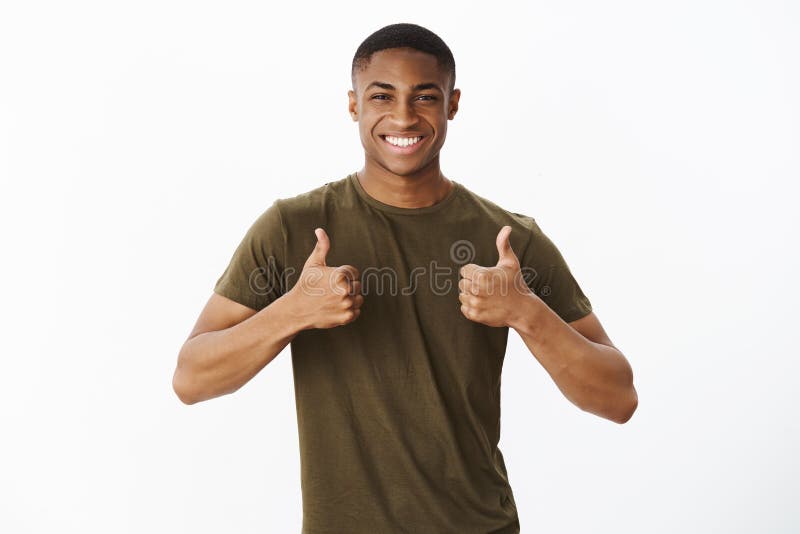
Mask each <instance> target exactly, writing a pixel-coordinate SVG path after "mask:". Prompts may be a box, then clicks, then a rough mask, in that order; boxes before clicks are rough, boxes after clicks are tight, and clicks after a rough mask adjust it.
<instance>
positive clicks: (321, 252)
mask: <svg viewBox="0 0 800 534" xmlns="http://www.w3.org/2000/svg"><path fill="white" fill-rule="evenodd" d="M314 234H316V236H317V244H316V245H315V246H314V250H312V251H311V255H310V256H309V257H308V259H307V260H306V266H312V265H325V256H326V255H327V254H328V250H330V248H331V241H330V239H328V234H326V233H325V230H323V229H322V228H315V229H314Z"/></svg>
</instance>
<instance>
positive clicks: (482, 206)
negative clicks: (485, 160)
mask: <svg viewBox="0 0 800 534" xmlns="http://www.w3.org/2000/svg"><path fill="white" fill-rule="evenodd" d="M459 185H460V187H461V190H462V195H461V196H462V202H463V203H464V204H463V205H462V206H461V208H462V210H463V212H464V213H467V214H469V219H470V221H468V222H469V223H474V224H478V225H483V224H489V225H491V227H492V228H493V229H495V232H494V233H495V234H496V233H497V232H498V231H499V230H500V228H502V227H503V226H506V225H508V226H510V227H511V237H510V239H511V245H512V247H514V248H515V250H519V249H518V248H517V247H522V248H525V247H527V245H528V243H529V242H530V241H531V239H532V236H533V235H534V234H537V233H540V232H541V230H540V229H539V226H538V225H537V224H536V220H535V219H534V218H533V217H532V216H530V215H527V214H525V213H518V212H515V211H511V210H509V209H506V208H504V207H503V206H500V205H499V204H498V203H497V202H495V201H493V200H490V199H488V198H486V197H484V196H482V195H479V194H478V193H475V192H474V191H472V190H471V189H469V188H468V187H466V186H464V184H459Z"/></svg>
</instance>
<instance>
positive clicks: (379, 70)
mask: <svg viewBox="0 0 800 534" xmlns="http://www.w3.org/2000/svg"><path fill="white" fill-rule="evenodd" d="M447 77H448V74H447V73H446V72H444V71H443V69H442V68H440V67H439V62H438V61H437V60H436V56H433V55H431V54H427V53H425V52H421V51H419V50H416V49H413V48H388V49H386V50H380V51H378V52H375V53H374V54H372V56H371V57H370V61H369V64H368V65H367V68H366V69H364V70H356V73H355V81H356V85H357V87H358V89H359V90H362V89H363V88H364V87H366V86H367V85H368V84H370V83H372V82H374V81H381V82H387V83H390V84H392V85H394V86H395V87H398V88H402V87H403V86H412V85H415V84H418V83H425V82H439V83H440V84H441V86H442V87H444V86H445V85H446V84H445V81H446V80H447Z"/></svg>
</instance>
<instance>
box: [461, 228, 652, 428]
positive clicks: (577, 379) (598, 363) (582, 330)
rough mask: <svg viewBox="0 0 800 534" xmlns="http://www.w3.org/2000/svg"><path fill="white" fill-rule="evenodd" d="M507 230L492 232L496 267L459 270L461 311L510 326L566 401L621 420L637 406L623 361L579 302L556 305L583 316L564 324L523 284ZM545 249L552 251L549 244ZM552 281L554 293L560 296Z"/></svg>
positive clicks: (630, 374) (477, 319) (488, 322)
mask: <svg viewBox="0 0 800 534" xmlns="http://www.w3.org/2000/svg"><path fill="white" fill-rule="evenodd" d="M510 234H511V227H510V226H504V227H503V228H502V229H501V230H500V233H499V234H498V235H497V240H496V241H497V243H496V245H497V250H498V255H499V258H498V262H497V265H495V266H492V267H481V266H479V265H475V264H467V265H465V266H463V267H462V268H461V270H460V275H461V277H462V279H461V280H460V281H459V291H460V292H459V300H460V301H461V313H462V314H463V315H464V316H465V317H466V318H467V319H469V320H471V321H475V322H479V323H483V324H486V325H488V326H495V327H503V326H507V327H509V328H513V329H514V330H516V331H517V332H518V333H519V335H520V337H522V340H523V341H524V342H525V345H526V346H527V347H528V349H529V350H530V351H531V353H532V354H533V355H534V356H535V357H536V359H537V360H538V361H539V363H541V364H542V366H543V367H544V368H545V369H546V370H547V372H548V373H549V374H550V376H551V377H552V378H553V380H554V381H555V383H556V385H557V386H558V388H559V389H560V390H561V392H562V393H563V394H564V395H565V396H566V397H567V398H568V399H569V400H570V401H571V402H572V403H574V404H575V405H576V406H578V407H579V408H581V409H582V410H584V411H586V412H590V413H593V414H595V415H599V416H600V417H604V418H606V419H609V420H611V421H615V422H617V423H620V424H622V423H625V422H627V421H628V420H629V419H630V418H631V416H632V415H633V412H634V411H636V407H637V405H638V395H637V393H636V388H634V386H633V371H632V369H631V366H630V364H629V363H628V360H627V359H626V358H625V356H624V355H623V354H622V353H621V352H620V351H619V350H618V349H617V348H616V347H615V346H614V345H613V344H612V343H611V340H610V339H609V338H608V335H607V334H606V332H605V330H604V329H603V327H602V325H601V324H600V321H599V320H598V318H597V316H596V315H595V313H594V312H593V311H591V308H588V309H589V312H588V314H587V313H586V309H587V306H586V304H585V303H584V308H583V311H580V310H579V309H578V308H576V307H574V306H571V305H570V307H568V308H565V307H564V305H563V304H559V305H558V309H560V310H561V313H562V314H563V315H564V317H566V318H569V317H571V316H573V315H575V314H576V313H583V314H584V315H583V316H582V317H580V318H579V319H576V320H573V321H570V322H565V321H564V319H562V318H561V317H560V316H559V314H557V313H556V312H555V311H553V309H552V308H551V307H550V306H549V305H548V304H547V303H545V302H544V301H543V300H542V299H541V298H539V296H537V295H536V294H535V292H533V291H532V290H531V288H530V287H528V285H527V284H526V283H525V282H524V280H523V277H522V272H521V267H520V262H519V259H518V258H517V256H516V254H515V253H514V251H513V250H512V249H511V244H510V243H509V235H510ZM548 243H549V241H548ZM550 250H551V251H553V253H555V252H556V249H555V247H554V246H552V245H551V246H550ZM559 261H561V262H563V260H559ZM556 283H557V287H558V289H559V291H558V292H557V293H558V294H565V293H564V291H563V286H561V285H560V284H558V282H556ZM509 289H510V290H509ZM571 294H572V295H574V292H573V293H571ZM571 298H572V297H570V299H571ZM570 301H571V300H568V302H570ZM565 310H568V311H565Z"/></svg>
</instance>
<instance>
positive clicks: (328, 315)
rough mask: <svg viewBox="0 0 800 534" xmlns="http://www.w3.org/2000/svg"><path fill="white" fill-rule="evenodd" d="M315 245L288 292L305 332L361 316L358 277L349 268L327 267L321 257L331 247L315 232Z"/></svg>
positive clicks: (353, 270)
mask: <svg viewBox="0 0 800 534" xmlns="http://www.w3.org/2000/svg"><path fill="white" fill-rule="evenodd" d="M314 233H315V234H316V236H317V244H316V245H315V246H314V250H312V251H311V255H310V256H309V257H308V259H306V261H305V264H303V270H302V272H301V273H300V278H299V279H298V281H297V284H295V285H294V287H292V289H291V290H290V291H289V293H290V294H291V296H292V298H293V300H294V301H295V303H296V304H297V308H296V309H297V310H299V313H300V320H301V321H302V323H303V324H304V325H307V326H306V327H305V328H332V327H335V326H341V325H344V324H347V323H349V322H352V321H354V320H355V319H356V318H357V317H358V316H359V314H360V313H361V305H362V304H363V303H364V296H363V295H362V294H361V281H360V280H359V277H360V276H361V274H360V273H359V271H358V269H356V268H355V267H353V266H352V265H341V266H339V267H330V266H328V265H327V264H326V263H325V256H326V255H327V254H328V250H330V247H331V243H330V239H328V234H327V233H325V230H323V229H322V228H316V229H315V230H314Z"/></svg>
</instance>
